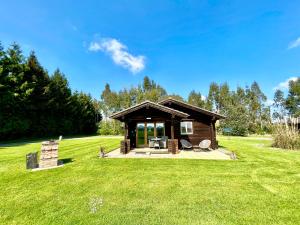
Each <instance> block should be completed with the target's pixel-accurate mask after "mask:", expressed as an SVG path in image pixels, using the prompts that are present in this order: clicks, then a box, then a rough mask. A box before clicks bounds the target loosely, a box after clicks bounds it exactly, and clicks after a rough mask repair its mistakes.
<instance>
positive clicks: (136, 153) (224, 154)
mask: <svg viewBox="0 0 300 225" xmlns="http://www.w3.org/2000/svg"><path fill="white" fill-rule="evenodd" d="M107 157H108V158H173V159H211V160H231V157H230V154H229V152H228V151H227V150H224V149H217V150H211V151H201V152H195V151H193V150H189V151H187V150H181V151H180V153H179V154H171V153H168V152H167V149H160V150H158V149H157V150H154V149H150V148H141V149H140V148H139V149H134V150H132V151H130V152H129V153H128V154H121V153H120V149H116V150H114V151H111V152H109V153H107Z"/></svg>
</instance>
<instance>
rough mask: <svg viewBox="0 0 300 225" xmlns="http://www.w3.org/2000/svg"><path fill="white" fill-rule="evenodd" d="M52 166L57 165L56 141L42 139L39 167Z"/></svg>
mask: <svg viewBox="0 0 300 225" xmlns="http://www.w3.org/2000/svg"><path fill="white" fill-rule="evenodd" d="M54 166H58V142H57V141H44V142H42V148H41V157H40V162H39V167H40V168H48V167H54Z"/></svg>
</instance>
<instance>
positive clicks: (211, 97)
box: [206, 82, 220, 112]
mask: <svg viewBox="0 0 300 225" xmlns="http://www.w3.org/2000/svg"><path fill="white" fill-rule="evenodd" d="M206 107H207V108H208V110H213V111H216V112H219V110H220V88H219V85H218V84H217V83H215V82H212V83H211V84H210V86H209V92H208V96H207V103H206Z"/></svg>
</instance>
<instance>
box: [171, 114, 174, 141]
mask: <svg viewBox="0 0 300 225" xmlns="http://www.w3.org/2000/svg"><path fill="white" fill-rule="evenodd" d="M171 139H172V140H174V115H172V119H171Z"/></svg>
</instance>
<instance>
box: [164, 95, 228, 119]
mask: <svg viewBox="0 0 300 225" xmlns="http://www.w3.org/2000/svg"><path fill="white" fill-rule="evenodd" d="M167 103H174V104H177V105H180V106H182V107H185V108H189V109H192V110H195V111H197V112H200V113H203V114H206V115H208V116H211V117H213V118H214V119H217V120H218V119H225V118H226V116H223V115H221V114H218V113H214V112H211V111H209V110H206V109H203V108H200V107H197V106H194V105H191V104H188V103H186V102H183V101H180V100H177V99H174V98H167V99H164V100H162V101H160V102H158V104H161V105H164V104H167Z"/></svg>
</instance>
